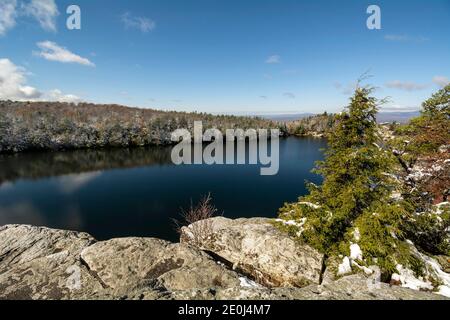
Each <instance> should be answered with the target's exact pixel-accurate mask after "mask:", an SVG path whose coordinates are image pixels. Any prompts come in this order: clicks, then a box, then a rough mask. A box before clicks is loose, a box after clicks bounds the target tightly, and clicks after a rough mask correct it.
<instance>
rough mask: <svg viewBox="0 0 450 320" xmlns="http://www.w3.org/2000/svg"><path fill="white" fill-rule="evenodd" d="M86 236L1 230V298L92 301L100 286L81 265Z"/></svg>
mask: <svg viewBox="0 0 450 320" xmlns="http://www.w3.org/2000/svg"><path fill="white" fill-rule="evenodd" d="M94 241H95V240H94V238H92V237H91V236H90V235H88V234H86V233H77V232H71V231H62V230H52V229H47V228H38V227H30V226H19V225H11V226H4V227H0V299H93V298H96V297H98V296H103V295H104V294H105V292H104V288H103V286H102V284H101V283H100V282H99V281H98V280H97V279H96V278H95V277H93V276H92V275H91V274H90V273H89V271H88V270H87V269H86V267H85V266H83V265H82V264H81V263H80V260H79V258H78V257H79V254H80V252H81V250H83V249H84V248H85V247H87V246H89V245H90V244H92V243H93V242H94Z"/></svg>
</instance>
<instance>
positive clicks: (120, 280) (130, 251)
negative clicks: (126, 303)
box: [81, 238, 240, 293]
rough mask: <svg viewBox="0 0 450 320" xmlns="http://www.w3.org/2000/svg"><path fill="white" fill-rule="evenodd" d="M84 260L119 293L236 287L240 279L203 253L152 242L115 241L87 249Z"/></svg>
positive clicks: (133, 239) (82, 253) (141, 239)
mask: <svg viewBox="0 0 450 320" xmlns="http://www.w3.org/2000/svg"><path fill="white" fill-rule="evenodd" d="M81 258H82V260H83V261H84V263H85V264H86V265H87V266H89V269H90V270H91V271H92V272H95V273H96V274H97V275H98V277H99V278H100V279H101V280H102V282H103V283H104V284H105V285H107V286H108V287H110V288H112V289H114V290H116V292H118V293H120V292H122V293H124V292H127V290H130V288H133V286H136V285H140V284H142V283H152V284H153V286H157V287H159V288H165V289H167V290H185V289H194V288H197V289H199V288H209V287H227V288H228V287H237V286H239V285H240V281H239V275H238V274H237V273H235V272H233V271H230V270H227V269H226V268H225V267H223V266H221V265H219V264H217V263H216V262H215V261H214V260H213V259H212V258H210V257H209V256H208V255H207V254H205V253H204V252H202V251H200V250H198V249H196V248H194V247H191V246H189V245H185V244H173V243H170V242H167V241H164V240H159V239H153V238H123V239H113V240H109V241H104V242H97V243H96V244H94V245H92V246H90V247H87V248H85V249H84V250H83V251H82V252H81Z"/></svg>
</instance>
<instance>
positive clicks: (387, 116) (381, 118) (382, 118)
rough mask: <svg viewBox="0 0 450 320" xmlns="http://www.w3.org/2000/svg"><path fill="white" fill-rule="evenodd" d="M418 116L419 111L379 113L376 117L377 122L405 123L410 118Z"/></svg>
mask: <svg viewBox="0 0 450 320" xmlns="http://www.w3.org/2000/svg"><path fill="white" fill-rule="evenodd" d="M419 115H420V112H419V111H412V112H380V113H379V114H378V115H377V121H378V122H380V123H381V122H394V121H395V122H398V123H406V122H408V121H409V120H411V119H412V118H415V117H418V116H419Z"/></svg>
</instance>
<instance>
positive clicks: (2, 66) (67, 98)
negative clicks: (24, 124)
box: [0, 59, 81, 103]
mask: <svg viewBox="0 0 450 320" xmlns="http://www.w3.org/2000/svg"><path fill="white" fill-rule="evenodd" d="M28 75H29V73H28V72H27V71H26V70H25V69H24V68H23V67H19V66H16V65H15V64H14V63H13V62H11V61H10V60H9V59H0V99H2V100H15V101H59V102H73V103H77V102H80V101H81V98H79V97H77V96H75V95H73V94H63V93H62V92H61V91H60V90H58V89H54V90H51V91H50V92H48V93H43V92H41V91H39V90H38V89H36V88H34V87H31V86H29V85H27V76H28Z"/></svg>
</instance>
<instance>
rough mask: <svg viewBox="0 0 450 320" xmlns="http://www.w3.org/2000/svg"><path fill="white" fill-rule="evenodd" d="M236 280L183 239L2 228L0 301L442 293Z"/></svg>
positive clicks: (357, 278) (352, 280)
mask: <svg viewBox="0 0 450 320" xmlns="http://www.w3.org/2000/svg"><path fill="white" fill-rule="evenodd" d="M262 224H263V225H264V224H265V223H264V222H263V223H262ZM247 226H248V225H247ZM267 228H268V227H267ZM262 230H264V229H262ZM258 232H261V231H258ZM236 240H237V241H239V238H236ZM241 240H242V239H241ZM280 245H282V244H280ZM246 250H247V249H246ZM258 250H262V249H258ZM280 250H282V248H280ZM258 252H260V251H258ZM270 254H273V253H270ZM285 254H286V255H288V254H292V252H290V251H287V252H285ZM285 259H287V260H285V261H287V262H289V261H291V260H289V259H288V258H285ZM258 261H259V260H257V263H260V261H259V262H258ZM283 261H284V260H283ZM279 268H281V267H279ZM286 268H287V267H286ZM295 270H296V269H295ZM242 280H243V277H242V276H241V275H239V274H238V273H236V272H234V271H232V270H229V269H227V268H226V267H224V266H223V265H222V264H220V263H218V262H217V261H215V260H214V259H212V258H211V257H210V255H208V254H206V253H205V252H203V251H201V250H199V249H197V248H194V247H193V246H190V245H187V244H173V243H170V242H167V241H163V240H159V239H153V238H123V239H112V240H109V241H102V242H97V241H96V240H95V239H94V238H93V237H92V236H90V235H89V234H86V233H78V232H71V231H63V230H53V229H48V228H40V227H31V226H22V225H9V226H3V227H0V300H1V299H27V300H30V299H35V300H43V299H52V300H59V299H76V300H87V299H130V300H143V299H151V300H174V299H175V300H185V299H196V300H213V299H216V300H224V299H227V300H241V299H244V300H246V299H247V300H248V299H252V300H274V299H281V300H285V299H290V300H305V299H307V300H317V299H326V300H331V299H333V300H334V299H339V300H360V299H391V300H392V299H402V300H405V299H433V300H434V299H445V297H443V296H439V295H436V294H433V293H430V292H420V291H414V290H411V289H406V288H401V287H397V286H390V285H388V284H384V283H380V284H377V285H375V286H373V285H369V284H370V283H371V282H370V279H368V278H366V277H365V276H363V275H352V276H348V277H344V278H342V279H340V280H337V281H331V282H329V283H327V284H326V285H316V284H313V285H309V286H306V287H303V288H295V287H289V288H267V287H263V286H258V285H256V284H254V283H252V282H251V281H248V280H246V281H242Z"/></svg>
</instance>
